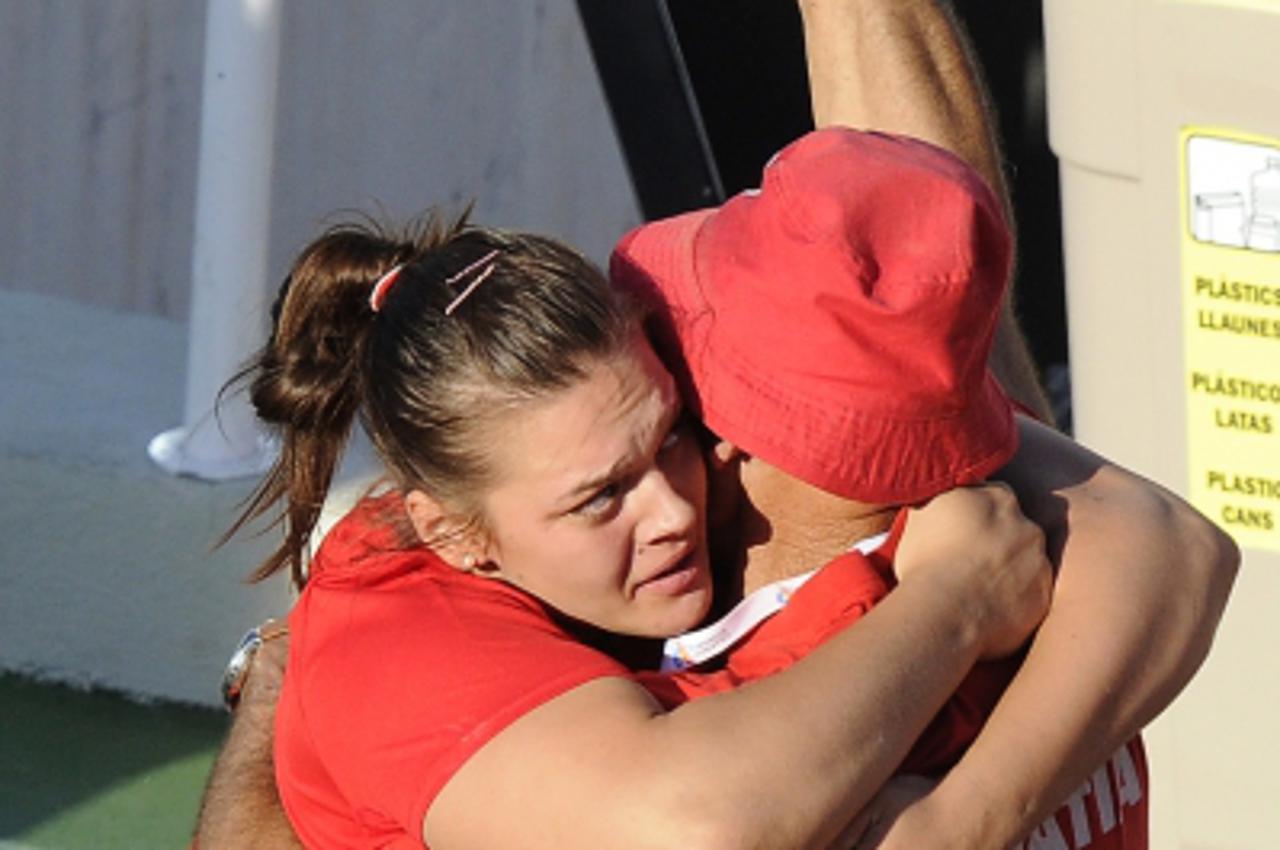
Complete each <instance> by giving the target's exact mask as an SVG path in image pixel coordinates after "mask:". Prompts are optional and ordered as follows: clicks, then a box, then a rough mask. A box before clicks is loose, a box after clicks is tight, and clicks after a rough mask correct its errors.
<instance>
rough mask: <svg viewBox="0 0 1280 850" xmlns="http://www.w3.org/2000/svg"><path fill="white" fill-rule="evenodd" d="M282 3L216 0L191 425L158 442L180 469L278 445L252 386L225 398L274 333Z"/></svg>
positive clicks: (231, 464) (203, 149)
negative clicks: (269, 330)
mask: <svg viewBox="0 0 1280 850" xmlns="http://www.w3.org/2000/svg"><path fill="white" fill-rule="evenodd" d="M281 5H282V4H281V2H280V0H209V3H208V6H207V23H206V32H205V69H204V93H203V101H202V105H201V126H200V156H199V166H198V172H197V185H196V217H195V220H196V224H195V242H194V249H193V260H192V287H191V288H192V293H191V317H190V331H189V333H190V335H189V338H188V350H187V387H186V404H185V410H184V422H183V425H182V426H181V427H178V428H174V429H172V430H169V431H165V432H164V433H162V434H159V435H157V436H156V437H155V438H153V439H152V440H151V443H150V445H149V446H148V449H147V450H148V453H149V454H150V455H151V458H152V459H153V460H154V461H155V462H156V463H157V464H159V465H160V466H161V467H162V468H163V469H165V470H166V471H168V472H170V473H172V474H174V475H191V476H195V477H198V478H203V479H206V480H213V481H218V480H225V479H229V478H236V477H240V476H245V475H252V474H257V473H259V472H261V471H262V470H263V469H265V467H266V466H267V465H268V464H269V463H270V460H271V457H272V454H273V452H272V449H271V446H270V445H269V444H268V441H267V440H266V439H265V438H264V436H263V432H262V430H261V428H260V427H259V425H258V423H257V421H256V419H255V418H254V415H253V412H252V410H251V409H250V407H249V404H248V401H247V400H246V399H245V397H244V396H243V394H236V395H228V396H227V397H226V398H224V400H223V403H222V404H221V405H219V406H218V409H217V412H216V414H215V411H214V403H215V401H216V399H217V397H218V392H219V390H220V389H221V387H222V385H223V383H224V382H225V381H226V380H227V379H228V378H230V377H231V375H232V374H234V372H235V371H236V369H237V368H239V367H240V366H241V365H242V364H243V363H244V361H245V360H246V358H247V357H248V356H249V355H250V354H251V353H252V352H253V351H254V349H256V348H257V347H258V346H259V345H261V342H262V336H263V329H262V321H263V319H262V317H263V316H264V314H265V311H264V310H263V306H264V303H265V301H266V298H265V294H266V291H267V248H268V237H269V233H270V227H269V217H270V212H271V176H272V160H273V146H274V141H275V112H276V88H277V80H278V76H279V66H280V19H281Z"/></svg>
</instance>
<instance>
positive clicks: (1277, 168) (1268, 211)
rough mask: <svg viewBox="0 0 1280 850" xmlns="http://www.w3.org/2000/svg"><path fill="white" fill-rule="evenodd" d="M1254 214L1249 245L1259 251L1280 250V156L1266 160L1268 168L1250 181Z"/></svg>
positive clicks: (1250, 219) (1256, 174)
mask: <svg viewBox="0 0 1280 850" xmlns="http://www.w3.org/2000/svg"><path fill="white" fill-rule="evenodd" d="M1249 183H1250V186H1251V188H1252V196H1253V213H1252V215H1250V216H1249V235H1248V245H1249V247H1250V248H1253V249H1254V250H1256V251H1280V157H1274V156H1273V157H1267V167H1266V168H1264V169H1262V170H1261V171H1256V172H1254V174H1253V177H1251V178H1250V180H1249Z"/></svg>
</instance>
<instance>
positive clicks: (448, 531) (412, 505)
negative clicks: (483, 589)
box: [404, 490, 492, 573]
mask: <svg viewBox="0 0 1280 850" xmlns="http://www.w3.org/2000/svg"><path fill="white" fill-rule="evenodd" d="M404 506H405V511H406V512H407V513H408V514H409V522H411V523H412V524H413V530H414V533H416V534H417V535H418V539H419V540H421V541H422V542H423V543H424V544H425V545H427V546H429V547H431V550H432V551H433V552H435V553H436V554H437V555H439V556H440V557H441V558H443V559H444V561H445V562H446V563H448V564H449V565H450V566H453V567H456V568H457V569H460V570H465V571H467V572H474V573H485V572H489V571H490V570H491V568H492V565H491V563H490V561H489V557H488V546H487V545H486V543H485V539H484V534H483V533H482V532H481V531H480V529H478V528H476V527H475V526H476V524H475V523H474V522H469V521H468V520H466V519H465V518H462V517H459V516H458V515H457V514H456V513H453V512H451V511H449V510H447V509H446V508H445V506H444V505H442V504H441V503H440V502H439V501H437V500H436V499H435V498H433V497H432V496H431V495H430V494H429V493H426V492H425V491H423V490H410V491H409V492H408V494H407V495H406V496H405V497H404Z"/></svg>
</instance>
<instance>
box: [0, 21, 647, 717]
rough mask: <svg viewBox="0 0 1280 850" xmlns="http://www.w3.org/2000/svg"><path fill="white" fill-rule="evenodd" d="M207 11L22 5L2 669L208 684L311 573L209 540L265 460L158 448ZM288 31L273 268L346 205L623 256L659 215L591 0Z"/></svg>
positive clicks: (8, 111)
mask: <svg viewBox="0 0 1280 850" xmlns="http://www.w3.org/2000/svg"><path fill="white" fill-rule="evenodd" d="M204 10H205V6H204V4H203V3H199V2H173V1H172V0H112V2H110V3H104V2H98V0H59V2H45V0H11V1H10V2H0V80H2V81H3V84H2V85H0V210H2V211H3V212H0V216H3V223H4V226H3V227H0V481H3V484H0V585H2V586H3V591H0V668H6V669H20V670H25V671H29V672H34V673H38V674H41V675H46V676H50V677H53V678H58V679H66V680H72V681H80V682H87V683H94V684H100V685H107V686H111V687H116V688H121V689H124V690H126V691H130V692H133V693H138V694H142V695H147V696H155V697H167V698H176V699H182V700H191V701H199V702H210V701H213V700H214V699H215V686H216V681H217V677H218V674H219V672H220V671H221V668H222V664H223V663H224V662H225V660H226V656H227V654H228V652H229V651H230V648H231V647H232V646H233V645H234V643H235V640H236V639H237V638H238V637H239V634H240V632H241V631H242V630H243V629H244V628H245V627H247V626H248V625H251V624H253V623H255V622H257V621H259V620H261V619H262V618H263V617H265V616H267V615H269V614H273V613H279V612H281V611H283V610H284V609H285V608H286V607H287V605H288V602H289V596H288V592H287V589H286V588H285V587H284V586H283V585H282V584H279V583H277V584H274V585H270V586H268V587H267V588H265V589H263V588H250V587H246V586H244V585H243V584H242V583H241V578H242V577H243V576H244V575H245V574H246V572H247V570H248V568H249V567H250V566H251V565H252V564H253V563H254V562H255V561H256V560H257V559H258V558H259V557H260V556H261V554H262V553H263V550H264V548H265V543H264V542H263V541H257V542H254V541H239V542H237V543H235V544H234V545H233V546H231V547H229V548H227V549H224V550H222V551H220V552H219V553H217V554H213V555H211V554H210V553H209V547H210V545H211V544H212V542H213V541H214V540H215V539H216V537H217V536H218V534H219V533H220V532H221V530H222V529H224V528H225V527H226V525H227V524H228V522H229V521H230V519H231V518H232V516H233V514H234V509H235V505H236V503H237V502H238V501H239V500H240V499H241V498H242V497H243V496H244V495H245V493H246V492H247V491H248V487H249V485H248V484H247V483H240V484H230V485H216V486H215V485H208V484H203V483H199V482H195V481H189V480H180V479H172V478H168V477H166V476H164V475H163V474H161V473H160V472H159V471H158V470H156V469H155V468H154V467H152V466H151V465H150V463H149V461H148V460H147V459H146V455H145V452H144V449H145V446H146V443H147V440H148V439H149V438H150V437H151V436H152V435H153V434H155V433H156V432H158V431H160V430H162V429H164V428H168V427H170V426H172V425H175V424H178V423H179V422H180V421H181V418H182V397H183V385H184V375H183V370H184V364H185V362H186V350H185V348H186V329H185V327H184V324H183V322H184V321H185V318H186V313H187V309H188V304H189V295H188V290H189V279H190V266H191V245H192V232H191V230H192V226H193V221H194V193H195V163H196V155H197V150H196V145H197V138H198V129H199V125H198V121H199V115H198V111H199V104H200V90H199V87H200V80H201V75H202V51H203V49H204ZM281 55H282V61H281V79H280V89H279V99H278V124H277V135H276V158H275V169H274V176H273V179H272V228H271V266H272V275H273V278H274V276H276V275H278V274H279V273H281V272H282V271H283V268H284V265H285V264H286V262H287V260H288V258H289V257H290V255H291V254H292V253H293V252H294V251H295V250H296V249H297V248H298V247H299V245H300V244H301V243H302V242H303V241H305V240H306V239H307V238H308V237H310V236H311V235H313V234H314V233H315V231H316V229H317V228H318V227H319V226H320V225H321V224H322V223H323V221H324V219H325V217H326V215H327V214H329V213H330V212H332V211H333V210H335V209H339V208H353V207H357V208H363V209H366V210H367V209H372V208H374V206H375V205H381V206H382V207H383V208H385V210H387V211H388V212H390V213H391V214H393V215H397V216H401V215H406V214H409V213H412V212H416V211H418V210H420V209H422V208H423V207H425V206H427V205H428V204H431V203H441V204H446V205H451V206H454V207H460V206H461V204H462V203H463V202H465V201H466V200H468V199H470V198H472V197H475V198H476V199H477V218H478V219H479V220H482V221H484V222H486V223H495V224H500V225H506V226H515V227H529V228H536V229H539V230H542V231H544V232H549V233H553V234H557V235H560V236H562V237H565V238H567V239H568V240H569V241H571V242H573V243H575V244H577V245H579V246H580V247H583V248H584V249H586V250H587V251H588V252H589V253H590V254H592V255H593V256H595V257H597V258H599V259H603V258H604V257H605V255H606V254H607V251H608V248H609V247H610V245H611V244H612V242H613V240H614V239H615V238H616V237H617V236H618V235H619V234H620V233H621V232H622V231H623V230H624V229H626V228H627V227H629V226H631V225H632V224H634V223H636V222H637V221H638V212H637V208H636V204H635V200H634V198H633V195H632V192H631V188H630V185H629V183H628V181H627V178H626V175H625V170H624V167H623V164H622V160H621V155H620V153H619V151H618V146H617V144H616V141H615V139H614V137H613V133H612V130H611V128H610V126H609V122H608V118H607V115H606V112H605V106H604V102H603V99H602V95H601V93H600V90H599V85H598V83H597V81H596V78H595V74H594V70H593V68H592V66H591V63H590V57H589V54H588V52H587V48H586V43H585V40H584V37H583V34H582V32H581V28H580V24H579V22H578V20H577V15H576V10H575V7H574V4H573V2H572V0H553V2H542V1H539V2H533V1H532V0H525V2H520V3H512V2H510V0H468V2H467V3H465V4H464V3H454V2H446V0H431V1H430V2H428V1H427V0H379V2H377V3H333V2H322V0H290V2H288V3H287V4H286V7H285V17H284V35H283V42H282V54H281ZM274 282H275V281H274V279H273V280H271V281H266V282H264V291H263V301H264V304H265V303H266V301H267V289H268V288H271V289H274ZM6 290H7V291H6ZM246 354H247V352H246Z"/></svg>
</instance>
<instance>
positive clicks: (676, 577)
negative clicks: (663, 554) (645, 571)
mask: <svg viewBox="0 0 1280 850" xmlns="http://www.w3.org/2000/svg"><path fill="white" fill-rule="evenodd" d="M701 566H702V565H701V563H700V560H699V558H698V551H697V550H696V549H691V550H689V551H688V552H686V553H685V554H684V555H683V556H682V557H681V558H680V559H679V560H677V561H676V562H675V563H673V564H672V565H671V566H669V567H667V568H666V569H664V570H663V571H662V572H660V573H658V574H657V575H655V576H654V577H653V578H650V579H645V580H644V581H642V582H641V583H640V584H639V585H637V587H636V592H637V593H640V592H643V593H660V594H663V595H666V596H676V595H678V594H681V593H684V592H685V591H687V590H689V589H690V588H692V587H694V586H695V585H696V584H697V583H698V581H699V579H700V578H701V575H702V569H701Z"/></svg>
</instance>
